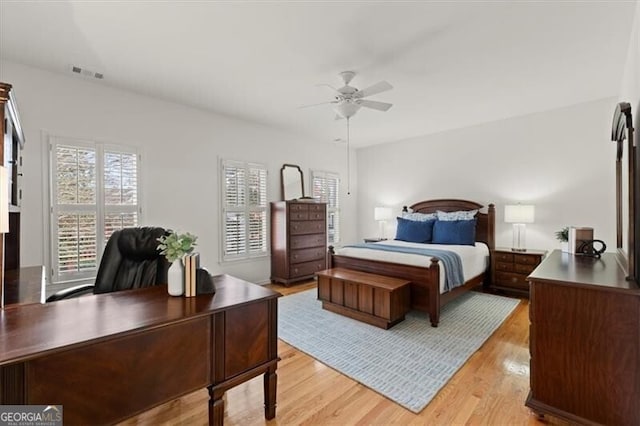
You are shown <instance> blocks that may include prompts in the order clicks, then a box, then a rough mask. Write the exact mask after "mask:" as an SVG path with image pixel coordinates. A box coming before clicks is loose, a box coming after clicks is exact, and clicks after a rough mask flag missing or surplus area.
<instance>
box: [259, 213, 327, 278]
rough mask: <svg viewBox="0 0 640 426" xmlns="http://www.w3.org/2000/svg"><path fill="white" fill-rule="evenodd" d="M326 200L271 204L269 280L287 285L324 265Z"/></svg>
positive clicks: (307, 275)
mask: <svg viewBox="0 0 640 426" xmlns="http://www.w3.org/2000/svg"><path fill="white" fill-rule="evenodd" d="M326 257H327V208H326V204H325V203H313V202H299V201H276V202H272V203H271V281H273V282H280V283H283V284H286V285H288V284H290V283H293V282H296V281H302V280H306V279H309V278H312V277H313V276H314V274H315V273H316V272H318V271H321V270H323V269H325V268H326Z"/></svg>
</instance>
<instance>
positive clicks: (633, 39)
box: [620, 1, 640, 138]
mask: <svg viewBox="0 0 640 426" xmlns="http://www.w3.org/2000/svg"><path fill="white" fill-rule="evenodd" d="M620 100H621V101H625V102H629V103H631V111H634V118H633V119H634V123H633V124H634V127H635V128H636V135H638V134H639V132H638V130H637V129H640V1H639V2H637V5H636V13H635V18H634V22H633V28H632V30H631V36H630V37H629V50H628V51H627V61H626V65H625V68H624V75H623V78H622V87H621V89H620ZM637 137H638V136H636V138H637Z"/></svg>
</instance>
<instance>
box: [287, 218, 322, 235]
mask: <svg viewBox="0 0 640 426" xmlns="http://www.w3.org/2000/svg"><path fill="white" fill-rule="evenodd" d="M325 227H326V225H325V223H324V221H321V220H317V221H316V220H308V221H306V222H302V221H291V223H290V225H289V230H290V232H291V235H301V234H318V233H320V232H324V231H325Z"/></svg>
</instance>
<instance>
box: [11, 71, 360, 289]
mask: <svg viewBox="0 0 640 426" xmlns="http://www.w3.org/2000/svg"><path fill="white" fill-rule="evenodd" d="M0 81H4V82H8V83H11V84H12V85H13V86H14V90H15V94H16V95H17V100H18V106H19V110H20V114H21V119H22V123H23V126H24V130H25V137H26V140H27V142H26V145H25V150H24V153H23V157H24V163H23V164H24V167H23V170H22V171H23V173H24V178H23V204H22V216H21V220H22V229H21V233H22V240H21V263H22V265H23V266H29V265H41V264H44V263H45V261H46V260H47V259H46V257H47V256H46V247H45V233H46V228H47V223H46V221H45V219H44V214H43V199H46V196H47V189H46V176H44V175H46V173H45V172H43V166H44V165H45V164H46V159H47V155H46V152H45V146H46V143H47V141H46V140H45V138H44V137H43V136H42V134H43V132H47V133H50V134H53V135H58V136H69V137H77V138H87V139H91V140H99V141H104V142H111V143H119V144H125V145H132V146H137V147H139V148H140V149H141V150H142V154H143V162H142V176H141V178H142V191H141V192H142V196H143V200H142V201H143V208H144V223H143V224H149V225H159V226H165V227H169V228H174V229H179V230H181V231H190V232H192V233H195V234H196V235H198V237H199V240H198V242H199V247H198V251H200V253H201V259H202V263H203V265H205V266H207V267H208V268H209V270H210V271H212V272H226V273H230V274H234V275H236V276H238V277H241V278H244V279H247V280H250V281H254V282H266V281H267V280H268V279H269V274H270V263H269V259H268V258H267V259H262V260H255V261H251V262H240V263H223V264H219V263H218V262H219V249H220V224H219V216H220V199H219V185H220V183H219V179H218V176H219V171H218V166H219V158H228V159H234V160H246V161H254V162H260V163H264V164H266V165H267V167H268V171H269V175H268V176H269V186H268V198H269V200H270V201H272V200H277V199H279V197H280V167H281V166H282V164H283V163H293V164H298V165H300V166H301V168H302V170H303V171H304V173H305V186H306V190H307V191H308V189H309V170H310V169H311V168H314V169H320V170H326V171H332V172H337V173H339V174H340V175H341V177H342V180H343V182H346V164H345V161H344V157H345V152H344V148H343V147H337V146H335V145H333V144H331V143H328V144H327V143H322V142H312V141H309V140H306V139H305V138H304V137H301V136H298V135H292V134H288V133H283V132H280V131H277V130H274V129H271V128H268V127H264V126H261V125H257V124H252V123H249V122H245V121H241V120H237V119H232V118H228V117H224V116H221V115H216V114H213V113H210V112H207V111H203V110H198V109H194V108H190V107H186V106H183V105H179V104H175V103H171V102H166V101H162V100H158V99H154V98H150V97H146V96H141V95H137V94H134V93H131V92H126V91H122V90H118V89H114V88H110V87H107V86H105V85H103V84H99V83H93V82H90V81H84V80H82V79H78V78H76V77H74V76H67V75H63V74H55V73H51V72H47V71H43V70H40V69H36V68H31V67H27V66H23V65H19V64H15V63H10V62H0ZM294 113H295V111H292V114H294ZM292 119H295V117H292ZM352 159H353V156H352ZM355 165H356V162H355V160H353V161H352V168H353V169H354V170H355ZM352 175H353V176H354V177H355V172H354V171H352ZM353 180H354V183H352V191H353V188H356V186H357V185H356V184H355V179H353ZM353 192H354V193H355V191H353ZM341 197H342V198H341V201H342V207H343V212H342V221H341V225H342V230H341V233H342V235H343V236H344V237H345V238H346V239H355V232H356V230H355V225H354V224H355V210H356V209H355V204H356V203H355V199H354V198H355V197H354V195H351V196H349V197H347V195H346V185H345V184H343V185H342V192H341Z"/></svg>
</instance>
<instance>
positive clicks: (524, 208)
mask: <svg viewBox="0 0 640 426" xmlns="http://www.w3.org/2000/svg"><path fill="white" fill-rule="evenodd" d="M534 217H535V208H534V206H532V205H525V204H512V205H506V206H504V221H505V222H506V223H513V244H512V247H511V250H512V251H527V249H526V247H525V236H526V232H527V229H526V227H527V225H526V224H527V223H533V220H534Z"/></svg>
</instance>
